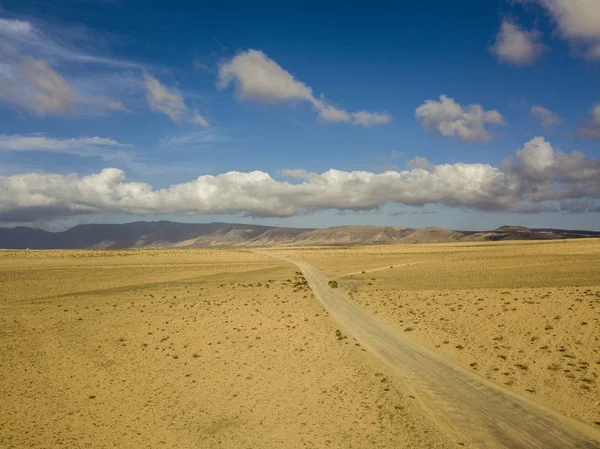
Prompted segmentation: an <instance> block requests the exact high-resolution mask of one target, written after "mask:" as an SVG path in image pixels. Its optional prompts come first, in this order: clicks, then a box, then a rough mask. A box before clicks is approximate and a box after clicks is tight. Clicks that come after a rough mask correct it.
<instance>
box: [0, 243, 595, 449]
mask: <svg viewBox="0 0 600 449" xmlns="http://www.w3.org/2000/svg"><path fill="white" fill-rule="evenodd" d="M272 256H275V257H288V258H294V259H297V260H303V261H306V262H309V263H310V264H312V265H313V266H314V267H316V268H317V269H318V270H320V271H321V272H322V273H323V274H325V275H326V276H327V277H328V278H330V279H331V281H332V283H331V284H330V285H331V288H335V289H336V291H337V292H341V293H342V294H343V295H345V296H346V297H347V298H348V299H350V301H352V302H353V303H354V304H355V305H357V306H358V307H360V308H361V309H362V310H364V311H365V312H366V313H367V314H369V315H370V316H373V317H375V318H376V319H377V320H378V321H380V322H381V324H382V326H385V327H386V328H389V329H393V331H394V332H396V333H397V334H398V335H399V336H400V337H401V338H403V339H406V340H407V341H410V342H411V344H415V345H418V346H419V347H423V348H426V349H427V350H428V351H431V352H433V353H435V354H436V355H438V356H439V357H441V358H442V359H445V360H448V361H449V363H452V364H454V365H456V366H458V367H460V368H461V369H464V370H469V371H470V372H472V373H473V375H474V376H475V377H477V376H479V377H481V378H482V379H485V380H486V381H487V382H492V383H494V384H495V385H497V386H498V387H499V388H501V389H505V390H507V391H510V392H512V393H514V394H515V395H519V396H522V397H526V398H527V400H528V401H532V402H534V403H539V404H541V405H542V406H544V407H547V408H549V409H552V410H555V411H556V412H558V413H560V414H561V415H564V416H567V417H570V418H571V419H572V420H576V421H577V422H579V423H581V424H582V425H583V426H587V427H589V428H592V429H594V428H600V390H599V382H600V379H599V375H600V240H598V239H585V240H569V241H565V240H560V241H548V242H530V241H528V242H518V241H517V242H515V241H513V242H498V243H464V242H461V243H453V244H424V245H387V246H365V247H329V248H323V247H314V248H293V249H292V248H279V249H278V248H273V249H264V250H242V249H161V250H158V249H157V250H155V249H139V250H94V251H92V250H90V251H87V250H74V251H62V250H61V251H0V404H1V406H0V447H2V448H4V447H6V448H20V447H40V448H47V447H82V448H83V447H93V448H102V447H165V448H171V447H173V448H174V447H180V448H192V447H193V448H276V447H277V448H280V447H281V448H311V447H314V448H321V447H324V448H327V447H331V448H365V447H381V448H456V447H472V448H475V447H479V446H478V445H477V444H476V443H473V442H472V441H470V440H469V438H467V437H465V435H463V434H462V433H461V429H460V428H457V427H453V426H449V425H447V423H446V422H444V421H443V420H440V419H438V418H437V416H436V414H435V413H432V410H430V409H429V408H428V407H426V406H425V405H424V403H423V401H421V400H420V397H419V390H418V388H415V387H414V386H412V385H409V384H408V383H407V382H406V381H404V380H403V379H402V378H401V377H398V376H396V375H395V373H394V371H393V370H391V369H390V367H389V366H388V365H386V364H385V363H383V362H382V361H381V360H380V359H379V358H378V357H376V356H375V355H374V354H372V353H371V352H370V351H369V350H368V347H365V345H363V344H361V341H360V338H359V337H357V336H355V335H352V333H350V332H348V331H347V329H346V328H345V327H344V326H343V325H342V324H340V322H339V321H338V320H337V319H336V317H335V316H332V315H331V314H330V313H329V312H328V310H327V309H326V308H324V305H323V303H322V302H321V301H320V299H319V298H317V297H315V295H314V293H313V291H312V290H311V288H310V286H309V285H308V283H307V281H306V279H305V278H304V275H303V274H302V273H301V272H300V271H299V269H298V268H297V267H296V266H295V265H293V264H290V263H288V262H286V261H285V260H281V259H276V258H274V257H272Z"/></svg>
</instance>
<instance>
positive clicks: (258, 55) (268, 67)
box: [218, 50, 315, 103]
mask: <svg viewBox="0 0 600 449" xmlns="http://www.w3.org/2000/svg"><path fill="white" fill-rule="evenodd" d="M231 83H235V87H236V91H237V93H238V95H239V97H240V98H241V99H243V100H254V101H262V102H272V103H282V102H284V101H289V100H307V101H310V102H314V101H315V98H314V97H313V93H312V89H311V88H310V87H308V86H307V85H306V84H304V83H301V82H300V81H297V80H296V79H295V78H294V76H293V75H292V74H291V73H289V72H287V71H286V70H284V69H283V68H282V67H281V66H280V65H279V64H277V63H276V62H275V61H273V60H272V59H270V58H269V57H267V55H265V54H264V53H263V52H262V51H259V50H248V51H246V52H241V53H238V54H237V55H236V56H235V57H234V58H233V59H231V60H229V61H225V62H223V63H221V64H220V65H219V79H218V87H219V88H220V89H225V88H227V87H228V86H229V85H230V84H231Z"/></svg>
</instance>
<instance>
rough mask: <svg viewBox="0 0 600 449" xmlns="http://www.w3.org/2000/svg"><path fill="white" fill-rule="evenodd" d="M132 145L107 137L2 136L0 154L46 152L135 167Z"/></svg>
mask: <svg viewBox="0 0 600 449" xmlns="http://www.w3.org/2000/svg"><path fill="white" fill-rule="evenodd" d="M130 147H131V146H130V145H127V144H123V143H120V142H117V141H116V140H113V139H110V138H106V137H98V136H95V137H77V138H70V139H56V138H52V137H47V136H43V135H29V136H24V135H18V134H13V135H8V134H0V152H31V151H36V152H46V153H62V154H71V155H75V156H79V157H95V158H99V159H102V160H104V161H107V162H111V163H115V162H117V163H120V164H122V165H125V166H128V167H133V166H134V165H135V164H136V162H135V160H134V159H135V154H134V153H133V152H131V149H130Z"/></svg>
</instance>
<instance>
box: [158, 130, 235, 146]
mask: <svg viewBox="0 0 600 449" xmlns="http://www.w3.org/2000/svg"><path fill="white" fill-rule="evenodd" d="M230 140H231V139H230V138H229V137H227V136H223V135H220V134H218V133H217V132H216V131H215V129H214V128H210V129H203V130H202V131H193V132H187V133H183V134H176V135H169V136H167V137H165V138H164V139H162V140H161V142H160V143H161V145H163V146H192V145H213V144H218V143H223V142H228V141H230Z"/></svg>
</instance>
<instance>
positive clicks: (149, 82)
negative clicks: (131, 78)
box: [144, 72, 209, 128]
mask: <svg viewBox="0 0 600 449" xmlns="http://www.w3.org/2000/svg"><path fill="white" fill-rule="evenodd" d="M144 85H145V87H146V100H147V101H148V105H149V106H150V109H152V110H153V111H156V112H162V113H163V114H165V115H167V116H168V117H169V118H170V119H171V120H173V121H174V122H175V123H183V122H184V121H189V122H191V123H194V124H195V125H198V126H202V127H204V128H206V127H208V126H209V124H208V121H207V120H206V119H205V118H204V117H202V115H200V113H199V112H198V111H197V110H193V111H190V110H188V108H187V106H186V105H185V101H184V100H183V96H182V95H181V93H180V92H179V91H178V90H177V89H175V88H168V87H166V86H164V85H163V84H161V83H160V81H158V80H157V79H156V78H155V77H153V76H152V75H151V74H150V73H148V72H144Z"/></svg>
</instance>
